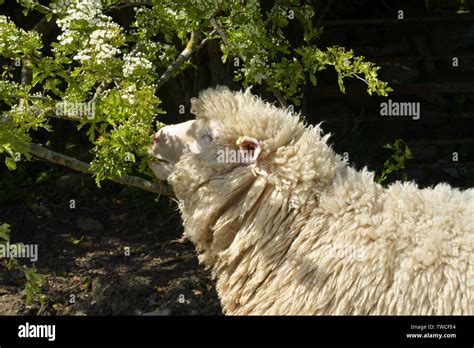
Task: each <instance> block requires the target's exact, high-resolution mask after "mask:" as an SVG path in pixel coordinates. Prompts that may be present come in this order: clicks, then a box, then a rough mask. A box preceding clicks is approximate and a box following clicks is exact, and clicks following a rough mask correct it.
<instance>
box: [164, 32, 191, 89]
mask: <svg viewBox="0 0 474 348" xmlns="http://www.w3.org/2000/svg"><path fill="white" fill-rule="evenodd" d="M198 36H199V32H198V31H196V30H193V31H192V32H191V38H190V39H189V41H188V44H187V45H186V48H185V49H184V50H183V52H181V53H180V54H179V56H178V58H176V60H175V61H174V62H173V63H172V64H171V65H170V66H169V67H168V68H167V69H166V71H165V72H164V73H163V75H161V77H160V78H159V79H158V82H157V86H158V88H160V87H161V86H163V85H164V84H165V82H166V81H168V80H169V79H170V78H171V76H172V75H173V72H174V71H176V69H178V68H179V67H180V66H181V65H182V64H183V63H184V62H185V61H186V60H188V59H189V57H190V56H191V54H192V53H193V52H194V50H195V48H196V46H197V40H198Z"/></svg>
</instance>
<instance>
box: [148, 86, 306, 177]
mask: <svg viewBox="0 0 474 348" xmlns="http://www.w3.org/2000/svg"><path fill="white" fill-rule="evenodd" d="M191 103H192V111H193V112H194V113H195V114H196V120H193V121H188V122H184V123H180V124H176V125H170V126H166V127H163V128H162V129H160V130H159V131H158V132H157V133H156V134H155V135H154V136H153V142H152V145H151V147H150V154H151V155H152V156H153V157H154V161H152V162H150V167H151V169H152V170H153V172H154V173H155V175H156V176H157V177H158V178H159V179H162V180H168V179H169V178H170V176H171V174H172V173H173V172H175V169H176V166H177V164H178V162H180V161H181V160H182V159H185V158H187V157H192V158H196V157H199V158H201V159H203V158H202V155H201V156H199V155H200V154H203V153H205V152H210V153H211V154H208V155H207V156H205V157H206V160H207V161H209V162H212V163H207V164H206V165H207V166H209V165H211V166H212V167H214V168H215V169H216V170H217V171H218V172H220V174H224V173H226V172H228V171H229V170H233V169H234V168H235V167H249V168H250V169H252V168H255V167H257V162H260V163H263V162H264V161H263V158H264V157H268V155H270V154H272V153H273V154H275V151H276V150H277V149H278V148H280V147H282V146H286V145H289V144H290V143H291V142H294V141H295V140H296V139H297V138H299V137H300V135H301V134H302V129H303V126H302V125H301V124H300V123H299V122H298V118H297V117H294V116H290V115H289V113H288V112H287V111H286V110H283V109H279V108H276V107H274V106H272V105H270V104H267V103H264V102H263V101H262V100H261V99H259V98H257V97H255V96H253V95H252V94H250V90H249V89H247V91H246V92H245V93H242V92H237V93H235V92H231V91H230V90H229V89H227V88H225V87H219V88H217V89H208V90H206V91H204V92H202V93H201V95H200V98H199V99H193V100H192V101H191ZM209 155H210V156H209ZM212 157H214V158H212ZM216 165H217V167H219V168H217V167H216ZM218 169H220V170H218Z"/></svg>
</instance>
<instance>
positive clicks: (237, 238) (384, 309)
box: [150, 87, 474, 315]
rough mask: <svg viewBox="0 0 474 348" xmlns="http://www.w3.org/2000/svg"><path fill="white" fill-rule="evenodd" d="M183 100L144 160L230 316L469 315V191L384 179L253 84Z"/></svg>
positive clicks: (473, 212)
mask: <svg viewBox="0 0 474 348" xmlns="http://www.w3.org/2000/svg"><path fill="white" fill-rule="evenodd" d="M192 108H193V112H194V113H195V114H196V120H195V121H189V122H186V123H183V124H179V125H174V126H167V127H164V128H162V129H161V130H160V131H159V132H158V133H157V134H156V135H155V140H154V143H153V146H152V147H151V150H150V151H151V153H152V154H153V155H154V156H155V158H156V161H154V162H152V163H151V164H150V167H151V168H152V170H153V171H154V172H155V174H156V175H157V177H159V178H161V179H163V180H165V179H166V180H168V181H169V182H170V184H171V185H172V186H173V189H174V191H175V193H176V196H177V198H178V200H179V201H180V209H181V213H182V218H183V223H184V227H185V235H186V236H187V237H188V238H189V239H190V240H191V241H192V242H193V243H194V244H195V246H196V248H197V250H198V253H199V260H200V262H201V263H202V264H204V265H205V266H206V267H208V268H210V269H211V271H212V276H213V277H214V278H215V279H216V283H217V285H216V288H217V292H218V294H219V297H220V300H221V304H222V308H223V310H224V312H225V313H226V314H277V315H278V314H280V315H281V314H285V315H286V314H358V315H365V314H381V315H392V314H395V315H396V314H405V315H435V314H436V315H441V314H445V315H451V314H463V315H464V314H474V190H473V189H470V190H466V191H460V190H458V189H455V188H451V187H450V186H449V185H447V184H439V185H437V186H436V187H434V188H428V189H419V188H417V186H416V184H414V183H400V182H396V183H394V184H392V185H390V186H389V187H388V188H385V187H383V186H381V185H379V184H377V183H375V182H374V177H373V173H371V172H369V171H367V170H366V169H364V170H362V171H357V170H355V169H353V168H351V167H349V166H348V165H347V163H346V162H345V161H344V160H343V159H342V158H341V156H339V155H337V154H335V153H334V151H333V150H332V149H331V148H330V147H329V146H328V145H327V139H328V136H327V135H326V136H322V134H321V129H320V127H319V126H305V125H304V124H302V123H301V122H300V121H299V117H298V115H293V114H292V113H291V112H289V111H288V110H283V109H281V108H277V107H275V106H273V105H270V104H268V103H265V102H264V101H262V100H261V99H260V98H258V97H256V96H253V95H252V94H251V93H250V91H249V90H247V91H245V92H231V91H230V90H228V89H227V88H224V87H219V88H217V89H208V90H206V91H204V92H202V93H201V95H200V98H199V99H193V100H192ZM224 150H225V151H227V152H225V151H224ZM223 151H224V152H223ZM245 151H251V152H252V156H250V158H251V160H247V161H232V160H230V159H229V160H227V161H226V160H223V159H222V158H223V157H222V154H223V153H227V154H229V153H232V152H234V153H236V154H238V153H242V152H245ZM235 158H237V157H235ZM218 159H219V160H218Z"/></svg>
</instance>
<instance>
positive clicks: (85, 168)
mask: <svg viewBox="0 0 474 348" xmlns="http://www.w3.org/2000/svg"><path fill="white" fill-rule="evenodd" d="M29 146H30V148H29V150H30V153H31V154H32V155H34V156H36V157H39V158H42V159H44V160H46V161H48V162H52V163H56V164H59V165H61V166H64V167H68V168H71V169H74V170H76V171H78V172H81V173H85V174H91V172H90V171H89V167H90V164H88V163H86V162H82V161H79V160H78V159H76V158H73V157H69V156H66V155H63V154H61V153H58V152H56V151H52V150H49V149H46V148H44V147H43V146H41V145H38V144H35V143H31V144H30V145H29ZM111 180H113V181H115V182H117V183H119V184H122V185H126V186H133V187H137V188H139V189H142V190H145V191H149V192H153V193H157V194H160V195H165V196H172V195H173V192H172V190H171V189H170V188H169V187H168V186H165V185H161V184H157V183H154V182H151V181H148V180H145V179H143V178H139V177H137V176H131V175H122V176H121V177H119V178H114V179H111Z"/></svg>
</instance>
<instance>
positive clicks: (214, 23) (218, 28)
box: [209, 17, 288, 108]
mask: <svg viewBox="0 0 474 348" xmlns="http://www.w3.org/2000/svg"><path fill="white" fill-rule="evenodd" d="M209 22H210V23H211V25H212V27H213V28H214V30H215V31H216V32H217V34H219V36H220V37H221V39H222V41H223V42H224V45H226V46H227V47H230V41H229V38H228V37H227V34H226V33H225V31H224V29H222V27H221V25H220V24H219V22H218V21H217V19H216V18H215V17H211V18H210V19H209ZM238 56H239V58H240V59H241V60H242V62H244V63H245V58H244V56H243V55H242V54H240V53H238ZM265 83H266V85H267V86H268V87H269V89H270V91H271V92H272V93H273V95H274V96H275V97H276V98H277V99H278V101H279V102H280V104H281V106H282V107H284V108H286V107H287V106H288V104H287V103H286V101H285V98H284V97H283V95H282V94H281V92H280V91H279V90H277V89H275V88H273V87H272V86H271V85H270V84H269V83H268V82H266V81H265Z"/></svg>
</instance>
